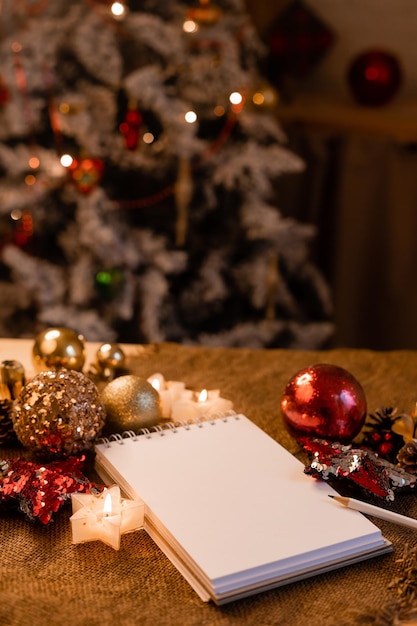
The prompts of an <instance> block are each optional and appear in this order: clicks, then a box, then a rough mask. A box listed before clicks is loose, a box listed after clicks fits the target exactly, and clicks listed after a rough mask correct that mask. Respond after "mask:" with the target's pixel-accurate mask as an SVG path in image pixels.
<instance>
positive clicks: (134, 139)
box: [119, 107, 142, 150]
mask: <svg viewBox="0 0 417 626" xmlns="http://www.w3.org/2000/svg"><path fill="white" fill-rule="evenodd" d="M141 124H142V115H141V114H140V113H139V111H138V110H137V109H135V108H133V107H131V108H129V109H128V110H127V112H126V115H125V118H124V121H123V122H122V123H121V124H120V126H119V129H120V132H121V133H122V135H123V136H124V138H125V146H126V148H127V149H128V150H135V149H136V148H137V147H138V143H139V138H140V127H141Z"/></svg>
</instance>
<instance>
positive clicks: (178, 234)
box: [175, 158, 193, 246]
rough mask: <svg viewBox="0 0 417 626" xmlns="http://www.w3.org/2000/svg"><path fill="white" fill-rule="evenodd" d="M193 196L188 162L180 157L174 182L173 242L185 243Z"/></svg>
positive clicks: (181, 244) (178, 244)
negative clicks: (174, 218)
mask: <svg viewBox="0 0 417 626" xmlns="http://www.w3.org/2000/svg"><path fill="white" fill-rule="evenodd" d="M192 197H193V180H192V177H191V166H190V162H189V160H188V159H186V158H181V159H180V161H179V165H178V176H177V182H176V183H175V203H176V205H177V223H176V227H175V243H176V244H177V246H183V245H185V242H186V239H187V231H188V209H189V206H190V202H191V198H192Z"/></svg>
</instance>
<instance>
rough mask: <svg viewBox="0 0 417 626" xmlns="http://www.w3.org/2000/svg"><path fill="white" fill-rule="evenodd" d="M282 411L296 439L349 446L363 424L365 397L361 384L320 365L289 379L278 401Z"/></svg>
mask: <svg viewBox="0 0 417 626" xmlns="http://www.w3.org/2000/svg"><path fill="white" fill-rule="evenodd" d="M281 410H282V415H283V417H284V420H285V422H286V424H287V426H288V427H289V429H290V430H291V431H293V432H294V433H295V434H296V436H297V435H307V436H310V437H319V438H325V439H332V440H334V441H343V442H344V443H348V442H350V441H352V440H353V438H354V437H355V436H356V435H357V434H358V433H359V431H360V430H361V428H362V425H363V423H364V421H365V418H366V398H365V393H364V391H363V389H362V386H361V385H360V383H359V382H358V381H357V380H356V378H355V377H354V376H352V374H350V373H349V372H348V371H347V370H345V369H344V368H342V367H339V366H337V365H331V364H328V363H319V364H317V365H312V366H311V367H307V368H305V369H302V370H300V371H299V372H298V373H297V374H295V375H294V376H293V377H292V378H291V379H290V381H289V382H288V384H287V386H286V388H285V390H284V394H283V396H282V399H281Z"/></svg>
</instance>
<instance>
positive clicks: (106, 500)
mask: <svg viewBox="0 0 417 626" xmlns="http://www.w3.org/2000/svg"><path fill="white" fill-rule="evenodd" d="M112 511H113V509H112V505H111V494H110V493H108V494H107V495H106V497H105V498H104V505H103V513H104V515H111V513H112Z"/></svg>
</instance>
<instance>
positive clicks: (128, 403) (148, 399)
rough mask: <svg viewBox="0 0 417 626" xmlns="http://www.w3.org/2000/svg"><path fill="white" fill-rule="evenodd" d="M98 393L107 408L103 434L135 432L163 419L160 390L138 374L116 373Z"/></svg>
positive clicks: (154, 424)
mask: <svg viewBox="0 0 417 626" xmlns="http://www.w3.org/2000/svg"><path fill="white" fill-rule="evenodd" d="M101 395H102V400H103V403H104V409H105V412H106V425H105V433H106V434H109V435H111V434H112V433H121V432H124V431H128V430H130V431H134V432H137V431H139V430H141V429H142V428H150V427H152V426H156V424H158V422H159V421H160V420H161V419H162V405H161V397H160V395H159V393H158V392H157V391H156V389H154V388H153V387H152V385H151V384H150V383H149V382H148V381H147V380H146V379H144V378H141V377H139V376H135V375H133V374H127V375H125V376H119V377H118V378H115V379H114V380H112V381H111V382H109V383H108V384H107V385H106V386H105V388H104V389H103V391H102V394H101Z"/></svg>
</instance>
